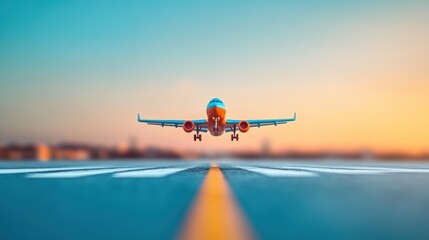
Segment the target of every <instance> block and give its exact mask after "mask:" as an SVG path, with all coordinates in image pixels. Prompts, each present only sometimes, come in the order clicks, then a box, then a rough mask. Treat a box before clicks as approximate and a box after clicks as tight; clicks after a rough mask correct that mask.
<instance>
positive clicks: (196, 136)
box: [194, 134, 201, 142]
mask: <svg viewBox="0 0 429 240" xmlns="http://www.w3.org/2000/svg"><path fill="white" fill-rule="evenodd" d="M197 139H198V140H199V141H200V142H201V134H198V135H197V134H194V141H197Z"/></svg>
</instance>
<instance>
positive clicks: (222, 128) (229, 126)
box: [137, 98, 296, 141]
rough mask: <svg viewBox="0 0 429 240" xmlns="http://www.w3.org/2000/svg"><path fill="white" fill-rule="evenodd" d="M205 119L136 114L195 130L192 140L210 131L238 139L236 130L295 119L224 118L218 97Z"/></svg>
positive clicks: (157, 121)
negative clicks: (182, 118) (158, 117)
mask: <svg viewBox="0 0 429 240" xmlns="http://www.w3.org/2000/svg"><path fill="white" fill-rule="evenodd" d="M206 112H207V119H198V120H151V119H141V118H140V114H137V118H138V121H139V122H142V123H147V124H148V125H156V126H161V127H175V128H178V127H181V128H183V130H184V131H185V132H187V133H191V132H196V133H195V134H194V141H197V140H199V141H201V134H200V132H203V133H206V132H210V134H211V135H213V136H216V137H217V136H221V135H222V134H223V133H224V132H226V133H229V132H232V134H231V141H234V140H236V141H238V133H237V130H238V131H240V132H242V133H246V132H248V131H249V129H250V128H251V127H258V128H260V127H264V126H270V125H274V126H277V125H279V124H286V123H288V122H293V121H295V120H296V113H294V115H293V117H292V118H280V119H255V120H234V119H226V118H225V114H226V107H225V104H224V103H223V102H222V100H220V99H219V98H213V99H212V100H210V102H209V103H208V105H207V108H206Z"/></svg>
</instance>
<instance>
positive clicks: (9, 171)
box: [0, 167, 109, 174]
mask: <svg viewBox="0 0 429 240" xmlns="http://www.w3.org/2000/svg"><path fill="white" fill-rule="evenodd" d="M94 168H109V167H62V168H13V169H0V174H18V173H34V172H53V171H67V170H81V169H94Z"/></svg>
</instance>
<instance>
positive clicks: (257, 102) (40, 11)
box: [0, 0, 429, 154]
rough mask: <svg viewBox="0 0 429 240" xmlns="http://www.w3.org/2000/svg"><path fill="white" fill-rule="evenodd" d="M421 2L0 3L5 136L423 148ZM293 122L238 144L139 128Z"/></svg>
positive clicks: (0, 104) (427, 108) (225, 145)
mask: <svg viewBox="0 0 429 240" xmlns="http://www.w3.org/2000/svg"><path fill="white" fill-rule="evenodd" d="M428 12H429V2H428V1H415V0H410V1H394V0H391V1H379V0H371V1H370V0H363V1H320V0H315V1H186V0H185V1H108V0H105V1H91V0H70V1H64V0H52V1H49V0H46V1H30V0H28V1H25V0H23V1H11V0H5V1H1V2H0V142H3V143H8V142H46V143H57V142H64V141H67V142H86V143H93V144H103V145H116V144H123V143H126V142H127V141H128V140H129V139H130V138H131V137H135V138H136V139H137V140H138V143H139V145H141V146H159V147H165V148H174V149H178V150H188V149H189V150H203V151H221V150H225V151H227V150H228V151H229V150H260V148H261V145H262V143H264V142H266V143H269V145H270V146H271V148H272V149H273V150H274V151H283V150H299V151H319V150H323V151H355V150H371V151H375V152H389V151H397V152H405V153H411V154H420V153H425V152H429V124H428V122H429V44H428V43H429V27H428V26H429V15H428V14H427V13H428ZM213 97H219V98H221V99H222V100H223V101H224V102H225V104H226V107H227V117H229V118H234V119H243V120H246V119H255V118H264V119H265V118H279V117H291V116H292V115H293V113H294V112H296V113H297V121H296V122H293V123H290V124H287V125H286V126H284V125H283V126H278V127H265V128H260V129H251V130H250V131H249V132H248V133H246V134H241V135H242V136H240V141H239V142H233V143H231V141H230V136H229V134H224V135H223V136H221V137H217V138H216V137H212V136H210V135H207V134H205V135H203V142H201V143H199V142H198V143H195V142H194V141H193V137H192V134H187V133H185V132H184V131H183V130H181V129H174V128H159V127H156V126H147V125H142V124H139V123H137V121H136V117H137V113H140V114H141V115H142V116H143V117H145V118H153V119H164V118H165V119H201V118H205V117H206V113H205V107H206V105H207V103H208V102H209V100H210V99H211V98H213Z"/></svg>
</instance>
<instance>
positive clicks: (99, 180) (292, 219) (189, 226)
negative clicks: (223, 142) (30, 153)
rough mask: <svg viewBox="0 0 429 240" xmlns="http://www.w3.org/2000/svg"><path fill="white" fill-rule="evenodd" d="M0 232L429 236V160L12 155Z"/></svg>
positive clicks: (2, 188)
mask: <svg viewBox="0 0 429 240" xmlns="http://www.w3.org/2000/svg"><path fill="white" fill-rule="evenodd" d="M0 239H2V240H7V239H190V240H193V239H429V163H410V162H405V161H404V162H375V161H340V160H335V161H334V160H325V161H263V160H260V161H233V160H219V161H210V160H200V161H86V162H47V163H42V162H6V161H4V162H0Z"/></svg>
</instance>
